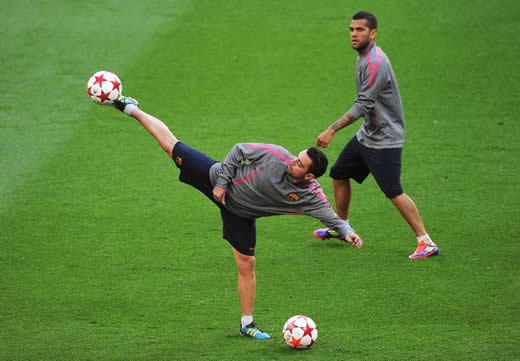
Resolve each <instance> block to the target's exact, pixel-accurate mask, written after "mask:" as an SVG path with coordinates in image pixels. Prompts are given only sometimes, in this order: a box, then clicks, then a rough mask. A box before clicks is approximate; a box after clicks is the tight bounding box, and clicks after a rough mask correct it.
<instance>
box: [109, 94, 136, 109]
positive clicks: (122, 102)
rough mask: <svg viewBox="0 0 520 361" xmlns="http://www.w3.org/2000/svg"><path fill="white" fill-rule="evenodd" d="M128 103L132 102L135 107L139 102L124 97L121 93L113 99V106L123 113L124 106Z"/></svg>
mask: <svg viewBox="0 0 520 361" xmlns="http://www.w3.org/2000/svg"><path fill="white" fill-rule="evenodd" d="M130 104H133V105H135V106H136V107H138V106H139V103H138V102H137V100H135V99H134V98H130V97H125V96H123V95H120V96H119V98H117V99H116V100H114V107H116V108H117V109H119V110H120V111H122V112H123V113H124V111H125V108H126V106H127V105H130Z"/></svg>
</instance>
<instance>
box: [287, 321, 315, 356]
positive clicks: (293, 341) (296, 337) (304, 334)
mask: <svg viewBox="0 0 520 361" xmlns="http://www.w3.org/2000/svg"><path fill="white" fill-rule="evenodd" d="M282 336H283V340H284V341H285V343H286V344H288V345H289V346H291V347H293V348H297V349H306V348H310V347H311V346H312V345H314V342H316V339H317V338H318V327H317V326H316V323H315V322H314V321H313V320H312V319H311V318H310V317H307V316H303V315H298V316H293V317H291V318H290V319H288V320H287V322H286V323H285V325H284V326H283V331H282Z"/></svg>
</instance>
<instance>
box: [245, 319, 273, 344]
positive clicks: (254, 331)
mask: <svg viewBox="0 0 520 361" xmlns="http://www.w3.org/2000/svg"><path fill="white" fill-rule="evenodd" d="M240 326H241V328H240V334H241V335H243V336H249V337H252V338H258V339H261V340H269V339H270V338H271V336H269V334H268V333H266V332H264V331H262V330H261V329H259V328H258V327H257V326H256V324H255V322H254V321H253V322H251V323H250V324H249V325H247V326H246V327H242V325H240Z"/></svg>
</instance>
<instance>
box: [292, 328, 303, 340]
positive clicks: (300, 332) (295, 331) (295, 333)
mask: <svg viewBox="0 0 520 361" xmlns="http://www.w3.org/2000/svg"><path fill="white" fill-rule="evenodd" d="M304 332H305V331H303V330H302V329H301V328H299V327H296V328H294V329H293V330H292V336H293V338H295V339H296V340H299V339H300V338H302V336H303V334H304Z"/></svg>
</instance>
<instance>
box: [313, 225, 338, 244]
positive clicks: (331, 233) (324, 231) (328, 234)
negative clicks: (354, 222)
mask: <svg viewBox="0 0 520 361" xmlns="http://www.w3.org/2000/svg"><path fill="white" fill-rule="evenodd" d="M312 234H313V235H314V237H316V238H319V239H330V238H337V239H341V240H342V241H344V240H345V239H344V238H343V237H341V236H340V235H339V233H338V232H336V231H335V230H333V229H332V228H320V229H317V230H315V231H314V232H313V233H312Z"/></svg>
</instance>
